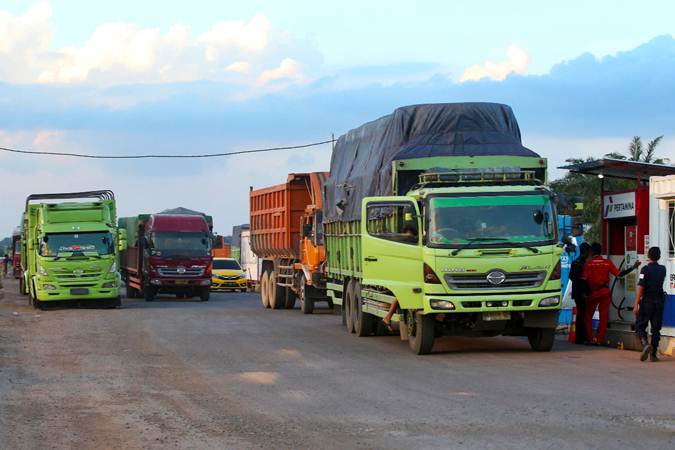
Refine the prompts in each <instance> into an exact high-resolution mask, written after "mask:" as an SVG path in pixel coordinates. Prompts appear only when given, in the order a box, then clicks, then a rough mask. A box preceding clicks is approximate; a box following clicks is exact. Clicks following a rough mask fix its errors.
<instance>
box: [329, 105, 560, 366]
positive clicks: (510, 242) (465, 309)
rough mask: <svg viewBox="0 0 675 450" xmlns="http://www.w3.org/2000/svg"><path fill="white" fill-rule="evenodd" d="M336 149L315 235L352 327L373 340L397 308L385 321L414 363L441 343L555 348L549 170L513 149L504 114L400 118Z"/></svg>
mask: <svg viewBox="0 0 675 450" xmlns="http://www.w3.org/2000/svg"><path fill="white" fill-rule="evenodd" d="M485 116H488V118H489V119H491V120H488V121H487V123H482V122H481V120H482V119H483V118H484V117H485ZM482 126H485V128H481V127H482ZM438 128H441V129H438ZM466 128H468V129H470V131H471V132H467V131H466ZM401 130H403V131H401ZM411 130H413V131H411ZM415 133H419V135H421V136H423V139H419V138H418V136H419V135H417V136H416V135H415ZM463 133H464V134H468V135H469V136H459V135H461V134H463ZM481 133H482V134H481ZM343 138H344V139H343ZM340 139H343V141H342V142H341V141H340V140H338V143H337V145H336V147H335V149H334V152H333V159H332V161H331V177H330V178H329V180H328V181H327V182H326V185H325V188H324V196H325V197H326V200H325V201H324V208H327V206H326V205H331V206H334V207H333V208H332V210H330V207H328V209H326V210H325V211H324V215H325V217H327V219H326V220H325V223H324V227H325V236H326V247H327V264H326V273H327V277H328V279H329V283H328V285H327V287H328V294H329V296H330V297H331V298H332V299H333V302H334V303H335V304H339V305H342V311H343V323H344V324H345V325H346V327H347V329H348V331H350V332H354V333H356V334H357V335H359V336H367V335H371V334H377V333H378V330H381V329H382V327H381V322H380V320H379V319H378V318H382V317H384V316H385V315H386V313H387V311H388V310H389V307H390V305H391V304H392V303H393V302H394V301H395V300H396V301H398V309H397V313H396V314H395V315H394V316H393V320H392V321H394V322H395V321H398V322H399V328H400V332H401V337H402V338H403V339H407V340H408V341H409V343H410V346H411V349H412V350H413V351H414V352H415V353H417V354H425V353H429V352H431V350H432V347H433V343H434V340H435V338H436V337H438V336H443V335H450V336H474V337H481V336H496V335H512V336H527V337H528V338H529V342H530V345H531V347H532V349H533V350H537V351H548V350H550V349H551V348H552V345H553V343H554V336H555V329H556V326H557V324H558V316H559V313H560V307H561V295H560V254H561V252H562V248H561V247H560V246H559V245H558V239H557V226H556V223H555V220H556V217H557V216H556V211H555V205H554V196H553V195H552V193H551V191H550V190H549V189H548V188H547V187H546V160H545V159H543V158H541V157H540V156H539V155H537V154H536V153H534V152H532V151H531V150H529V149H525V148H524V147H522V145H521V144H520V132H519V130H518V128H517V123H516V122H515V117H513V114H512V112H511V110H510V108H509V107H507V106H505V105H495V104H480V103H479V104H446V105H442V104H441V105H419V106H414V107H406V108H400V109H399V110H397V111H396V112H395V113H394V114H392V115H391V116H386V117H385V118H382V119H379V120H378V121H375V122H371V123H369V124H366V125H364V126H363V127H362V128H361V129H356V130H353V131H351V132H350V133H348V134H347V135H346V136H345V137H341V138H340ZM411 141H416V142H415V143H414V144H413V145H410V142H411ZM458 141H461V143H462V144H464V143H466V142H467V141H469V142H470V143H471V144H472V145H473V146H472V145H466V147H468V148H466V147H465V146H463V145H458ZM495 141H496V143H497V144H498V145H495ZM429 142H432V144H429ZM448 142H449V143H448ZM379 145H381V146H382V150H380V148H378V146H379ZM340 146H342V148H340ZM430 147H431V148H432V150H431V151H430V150H429V148H430ZM354 148H356V149H357V151H353V149H354ZM458 148H459V149H458ZM359 152H360V156H359ZM379 154H381V155H382V156H381V159H380V161H379V162H378V161H376V162H373V159H376V158H377V157H378V155H379ZM345 158H346V159H348V160H350V159H351V162H348V163H345V161H343V160H344V159H345ZM359 158H366V161H364V162H362V161H359ZM373 193H374V194H376V195H372V194H373ZM382 194H386V195H382Z"/></svg>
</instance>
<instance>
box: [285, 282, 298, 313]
mask: <svg viewBox="0 0 675 450" xmlns="http://www.w3.org/2000/svg"><path fill="white" fill-rule="evenodd" d="M297 298H298V296H297V295H296V293H295V292H293V289H291V288H289V287H287V288H286V304H285V305H284V307H285V308H286V309H293V308H295V300H296V299H297Z"/></svg>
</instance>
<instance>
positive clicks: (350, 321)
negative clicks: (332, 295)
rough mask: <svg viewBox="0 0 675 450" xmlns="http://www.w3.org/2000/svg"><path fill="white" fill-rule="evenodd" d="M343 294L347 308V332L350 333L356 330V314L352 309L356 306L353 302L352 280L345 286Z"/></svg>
mask: <svg viewBox="0 0 675 450" xmlns="http://www.w3.org/2000/svg"><path fill="white" fill-rule="evenodd" d="M342 295H343V296H344V298H343V300H342V306H343V307H344V308H345V318H346V321H345V324H346V325H347V332H348V333H353V332H354V314H353V313H352V309H353V308H354V304H353V302H352V297H353V293H352V282H351V281H349V282H348V283H347V285H346V286H345V290H344V291H343V293H342Z"/></svg>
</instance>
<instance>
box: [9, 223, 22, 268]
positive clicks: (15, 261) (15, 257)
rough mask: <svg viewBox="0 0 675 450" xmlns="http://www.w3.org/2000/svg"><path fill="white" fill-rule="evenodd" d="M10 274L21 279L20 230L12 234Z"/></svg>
mask: <svg viewBox="0 0 675 450" xmlns="http://www.w3.org/2000/svg"><path fill="white" fill-rule="evenodd" d="M11 255H12V272H13V273H14V278H16V279H22V278H23V277H22V276H21V229H20V228H17V229H16V230H15V231H14V233H13V234H12V251H11Z"/></svg>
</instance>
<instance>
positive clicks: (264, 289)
mask: <svg viewBox="0 0 675 450" xmlns="http://www.w3.org/2000/svg"><path fill="white" fill-rule="evenodd" d="M269 283H270V279H269V272H267V271H266V270H265V271H263V273H262V276H261V277H260V300H262V304H263V306H264V307H265V308H269V307H270V296H269V289H268V288H269Z"/></svg>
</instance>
